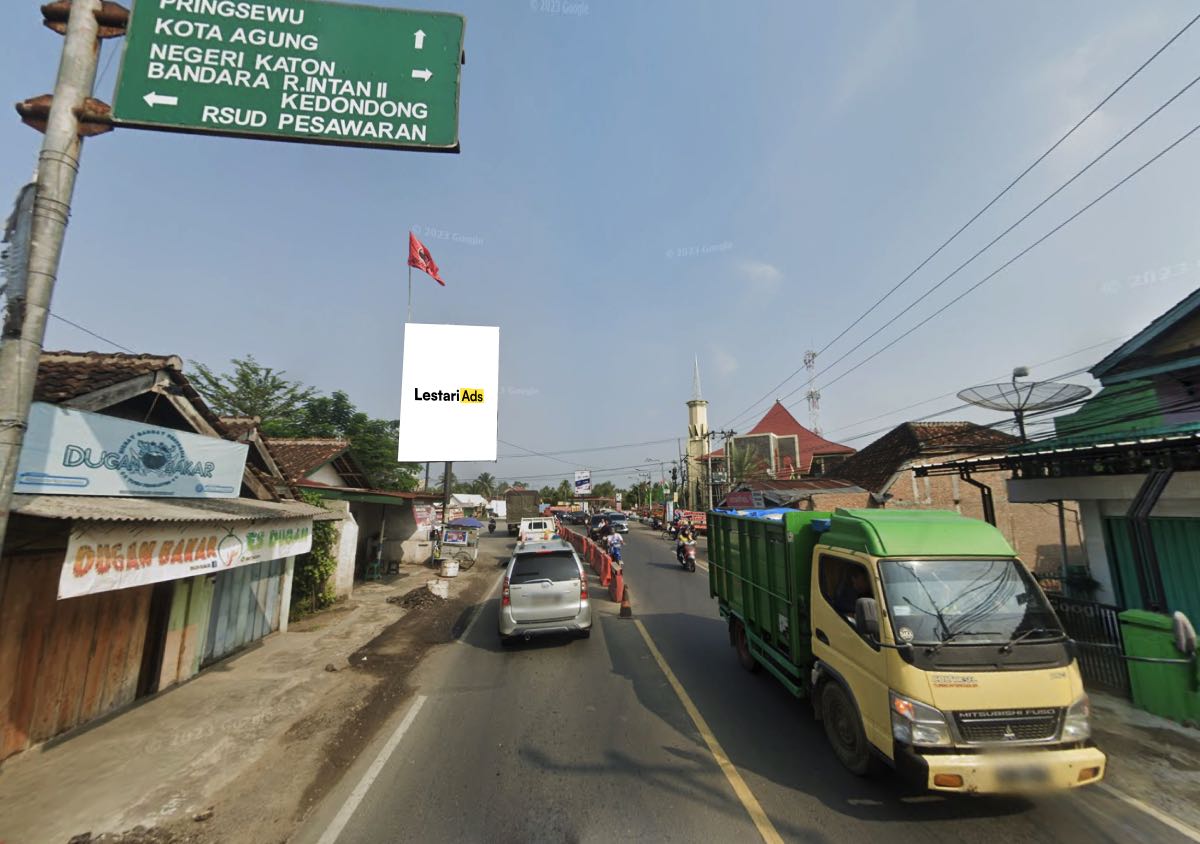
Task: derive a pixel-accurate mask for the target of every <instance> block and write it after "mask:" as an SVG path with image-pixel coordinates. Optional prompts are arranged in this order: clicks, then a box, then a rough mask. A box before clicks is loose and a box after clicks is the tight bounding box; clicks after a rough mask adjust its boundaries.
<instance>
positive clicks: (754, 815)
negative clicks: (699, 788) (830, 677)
mask: <svg viewBox="0 0 1200 844" xmlns="http://www.w3.org/2000/svg"><path fill="white" fill-rule="evenodd" d="M633 623H634V625H636V626H637V629H638V632H639V633H641V634H642V638H643V639H644V640H645V641H646V647H647V648H649V649H650V653H651V654H652V655H653V656H654V661H655V662H657V663H658V667H659V668H660V669H661V670H662V673H663V675H664V676H665V677H666V678H667V682H668V683H670V684H671V688H673V689H674V690H675V694H676V695H678V696H679V702H680V703H682V704H683V708H684V709H685V710H686V711H687V714H688V716H689V717H690V718H691V719H692V723H693V724H695V725H696V729H697V730H699V731H700V735H701V737H702V738H703V739H704V743H705V744H707V745H708V751H709V753H711V754H712V756H713V759H715V760H716V763H717V767H718V768H720V769H721V773H723V774H724V775H725V779H727V780H729V785H730V786H732V788H733V793H734V794H736V795H737V798H738V800H740V801H741V802H742V806H743V807H744V808H745V809H746V813H747V814H749V815H750V820H751V821H753V822H754V826H755V827H757V828H758V834H759V835H761V836H762V840H763V841H765V842H767V844H783V839H782V838H781V837H780V836H779V833H778V832H777V831H776V829H775V826H774V824H772V823H771V820H770V818H768V817H767V813H766V812H764V811H763V808H762V806H760V805H759V804H758V800H757V798H755V796H754V792H752V791H751V790H750V786H748V785H746V781H745V780H744V779H742V775H741V774H740V773H738V769H737V768H735V767H734V765H733V763H732V762H730V761H729V757H728V756H726V755H725V751H724V750H723V749H722V748H721V744H720V742H718V741H717V737H716V736H714V735H713V732H712V730H710V729H709V728H708V722H707V721H705V720H704V716H703V715H701V714H700V710H699V709H697V708H696V704H694V703H692V699H691V698H690V697H688V693H687V692H686V691H684V688H683V684H682V683H680V682H679V678H677V677H676V676H675V672H674V671H672V670H671V666H669V665H667V661H666V660H665V659H663V655H662V653H660V652H659V650H658V647H657V646H656V645H655V644H654V640H653V639H651V638H650V634H649V633H647V632H646V628H645V626H643V624H642V621H641V619H637V618H635V619H634V620H633Z"/></svg>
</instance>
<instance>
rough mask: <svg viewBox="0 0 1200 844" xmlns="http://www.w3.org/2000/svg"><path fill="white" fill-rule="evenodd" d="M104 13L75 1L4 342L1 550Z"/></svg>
mask: <svg viewBox="0 0 1200 844" xmlns="http://www.w3.org/2000/svg"><path fill="white" fill-rule="evenodd" d="M99 11H100V0H73V2H72V3H71V9H70V12H69V16H68V18H67V29H66V37H65V38H64V39H63V49H62V56H61V58H60V59H59V62H58V78H57V79H56V81H55V83H54V97H53V100H52V101H51V103H50V115H49V117H48V118H47V121H46V128H45V138H44V140H43V141H42V151H41V153H40V154H39V155H38V170H37V194H36V196H35V198H34V206H33V208H34V210H33V231H32V238H31V242H30V247H29V254H28V258H27V260H28V268H29V269H28V273H27V276H28V282H27V288H26V295H25V301H24V302H23V303H22V304H23V310H24V313H23V314H21V315H20V320H19V324H17V325H15V326H14V329H15V330H12V331H11V333H10V331H9V330H8V328H7V326H6V330H5V332H4V334H5V336H4V342H3V343H2V344H0V384H4V385H5V388H4V389H3V390H0V547H3V545H4V536H5V533H6V532H7V529H8V516H9V510H10V509H11V508H12V496H13V487H14V485H15V484H16V479H17V461H18V459H19V458H20V456H21V444H22V443H23V442H24V440H25V428H26V427H27V426H28V424H29V405H30V404H31V403H32V402H33V387H34V382H35V381H36V379H37V370H38V363H39V362H40V360H41V356H42V343H43V341H44V340H45V337H46V317H47V315H48V314H49V312H50V299H51V296H52V295H53V293H54V281H55V278H56V277H57V275H58V264H59V259H60V258H61V257H62V245H63V239H64V238H65V236H66V232H67V218H68V217H69V216H70V213H71V197H72V196H73V195H74V193H75V177H76V176H77V175H78V174H79V153H80V150H81V148H82V146H83V139H82V138H81V137H80V135H79V128H80V127H79V118H78V117H77V116H76V115H77V112H78V110H80V109H82V108H83V105H84V101H85V100H87V99H88V98H89V97H91V96H92V89H93V88H94V87H95V83H96V65H97V64H98V63H99V58H100V21H99V20H97V19H96V13H97V12H99Z"/></svg>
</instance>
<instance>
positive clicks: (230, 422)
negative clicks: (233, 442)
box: [221, 416, 262, 440]
mask: <svg viewBox="0 0 1200 844" xmlns="http://www.w3.org/2000/svg"><path fill="white" fill-rule="evenodd" d="M261 421H262V420H261V419H259V418H258V417H257V416H222V417H221V424H222V425H224V426H225V430H226V431H228V432H229V435H230V436H231V437H233V438H234V439H238V440H240V439H241V438H242V437H244V436H246V435H247V434H249V433H250V432H251V431H253V430H254V429H255V428H257V427H258V424H259V423H260V422H261Z"/></svg>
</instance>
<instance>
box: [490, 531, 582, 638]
mask: <svg viewBox="0 0 1200 844" xmlns="http://www.w3.org/2000/svg"><path fill="white" fill-rule="evenodd" d="M591 632H592V607H591V603H590V602H589V601H588V588H587V575H586V574H585V573H584V570H583V565H582V564H581V563H580V562H579V558H578V557H576V556H575V550H574V549H573V548H571V546H570V545H568V544H567V543H566V542H564V541H563V540H561V539H552V540H548V541H544V542H522V543H520V544H519V545H517V550H516V551H514V552H513V556H512V559H511V560H509V563H508V568H507V569H505V571H504V588H503V591H502V592H501V595H500V641H501V642H502V643H504V644H506V645H507V644H511V643H512V642H514V641H516V640H517V639H528V638H531V637H533V636H539V635H544V634H547V633H574V634H576V635H578V636H582V637H584V638H587V637H588V636H589V635H591Z"/></svg>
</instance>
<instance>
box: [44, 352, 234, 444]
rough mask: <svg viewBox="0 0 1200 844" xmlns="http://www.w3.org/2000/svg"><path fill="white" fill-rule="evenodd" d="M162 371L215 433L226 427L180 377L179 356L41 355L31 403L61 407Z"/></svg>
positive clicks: (188, 383) (92, 353) (56, 353)
mask: <svg viewBox="0 0 1200 844" xmlns="http://www.w3.org/2000/svg"><path fill="white" fill-rule="evenodd" d="M159 371H165V372H167V373H168V374H169V375H170V378H171V381H172V382H173V384H174V386H175V387H177V388H178V391H177V392H178V394H179V395H182V396H183V397H184V398H186V399H187V400H188V401H189V402H191V403H192V406H193V407H194V408H195V409H196V412H197V413H199V414H200V415H201V416H203V417H204V419H205V421H206V422H208V424H209V425H211V426H212V427H213V429H214V430H216V431H217V432H218V433H220V434H222V435H224V434H225V426H224V425H223V424H222V423H221V420H220V418H219V417H218V416H217V415H216V414H215V413H213V412H212V410H211V409H210V408H209V406H208V404H207V403H205V401H204V398H203V397H202V396H201V395H200V394H199V393H198V392H196V388H195V387H193V386H192V384H191V382H190V381H188V379H187V376H185V375H184V374H183V361H182V360H181V359H180V358H179V356H178V355H130V354H119V353H112V354H110V353H107V352H42V356H41V359H40V360H39V361H38V373H37V382H36V384H35V385H34V388H33V390H34V393H33V399H34V401H44V402H48V403H50V404H61V403H63V402H67V401H70V400H71V399H74V398H78V397H79V396H83V395H87V394H88V393H93V392H96V391H97V390H103V389H104V388H105V387H111V386H113V385H114V384H120V383H122V382H124V381H130V380H132V379H134V378H139V377H141V376H143V375H150V374H151V373H154V372H159Z"/></svg>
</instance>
